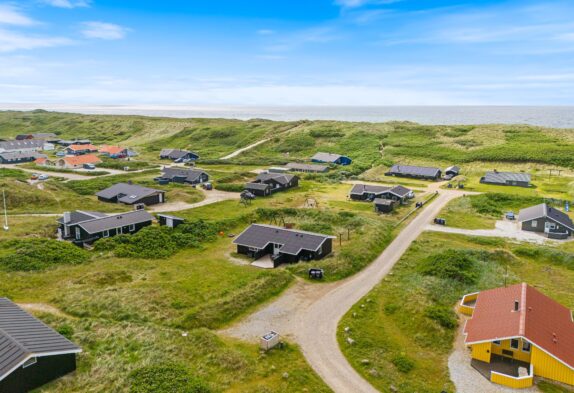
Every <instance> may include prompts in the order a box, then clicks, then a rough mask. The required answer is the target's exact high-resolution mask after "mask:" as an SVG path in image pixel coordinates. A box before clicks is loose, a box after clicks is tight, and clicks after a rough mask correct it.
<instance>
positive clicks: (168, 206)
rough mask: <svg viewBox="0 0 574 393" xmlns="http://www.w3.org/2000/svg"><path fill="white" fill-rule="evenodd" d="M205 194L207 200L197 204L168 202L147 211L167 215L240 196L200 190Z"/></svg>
mask: <svg viewBox="0 0 574 393" xmlns="http://www.w3.org/2000/svg"><path fill="white" fill-rule="evenodd" d="M200 190H201V191H203V193H204V194H205V199H204V200H203V201H200V202H196V203H186V202H171V203H170V202H167V203H164V204H161V205H154V206H151V207H150V208H149V209H147V210H148V211H149V212H150V213H165V212H177V211H181V210H188V209H194V208H196V207H201V206H205V205H211V204H212V203H217V202H222V201H228V200H239V198H240V196H239V193H238V192H226V191H219V190H211V191H205V190H204V189H202V188H200Z"/></svg>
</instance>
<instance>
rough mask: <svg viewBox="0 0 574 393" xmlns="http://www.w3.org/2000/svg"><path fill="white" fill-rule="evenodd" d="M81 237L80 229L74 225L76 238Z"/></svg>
mask: <svg viewBox="0 0 574 393" xmlns="http://www.w3.org/2000/svg"><path fill="white" fill-rule="evenodd" d="M81 238H82V231H81V230H80V228H79V227H76V239H77V240H80V239H81Z"/></svg>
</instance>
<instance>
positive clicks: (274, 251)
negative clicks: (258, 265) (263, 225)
mask: <svg viewBox="0 0 574 393" xmlns="http://www.w3.org/2000/svg"><path fill="white" fill-rule="evenodd" d="M280 248H281V244H273V256H277V255H279V249H280Z"/></svg>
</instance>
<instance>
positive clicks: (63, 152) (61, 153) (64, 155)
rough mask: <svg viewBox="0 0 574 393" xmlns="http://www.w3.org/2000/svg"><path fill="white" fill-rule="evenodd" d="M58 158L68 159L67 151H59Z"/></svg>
mask: <svg viewBox="0 0 574 393" xmlns="http://www.w3.org/2000/svg"><path fill="white" fill-rule="evenodd" d="M56 157H66V152H65V151H59V152H57V153H56Z"/></svg>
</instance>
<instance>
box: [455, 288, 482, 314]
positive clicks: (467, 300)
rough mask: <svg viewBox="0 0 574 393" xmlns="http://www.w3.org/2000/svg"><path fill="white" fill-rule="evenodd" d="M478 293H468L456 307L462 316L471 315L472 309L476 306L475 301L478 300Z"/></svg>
mask: <svg viewBox="0 0 574 393" xmlns="http://www.w3.org/2000/svg"><path fill="white" fill-rule="evenodd" d="M478 293H479V292H474V293H469V294H467V295H464V296H463V297H462V300H461V301H460V305H459V306H458V309H459V311H460V312H461V313H463V314H464V315H472V313H473V312H474V307H475V306H476V299H478Z"/></svg>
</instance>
